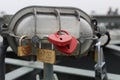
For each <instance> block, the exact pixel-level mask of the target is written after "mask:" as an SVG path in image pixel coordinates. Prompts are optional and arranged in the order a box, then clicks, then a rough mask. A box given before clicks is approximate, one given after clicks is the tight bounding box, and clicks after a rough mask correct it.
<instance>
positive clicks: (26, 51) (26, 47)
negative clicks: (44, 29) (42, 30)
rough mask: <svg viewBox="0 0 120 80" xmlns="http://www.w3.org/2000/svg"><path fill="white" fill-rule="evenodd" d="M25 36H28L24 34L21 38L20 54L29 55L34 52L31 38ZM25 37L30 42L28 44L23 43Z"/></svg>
mask: <svg viewBox="0 0 120 80" xmlns="http://www.w3.org/2000/svg"><path fill="white" fill-rule="evenodd" d="M25 38H27V36H25V35H24V36H22V37H21V38H20V39H19V46H18V56H29V55H31V53H32V46H31V44H30V40H28V39H25ZM23 39H25V40H28V43H29V44H28V45H22V40H23Z"/></svg>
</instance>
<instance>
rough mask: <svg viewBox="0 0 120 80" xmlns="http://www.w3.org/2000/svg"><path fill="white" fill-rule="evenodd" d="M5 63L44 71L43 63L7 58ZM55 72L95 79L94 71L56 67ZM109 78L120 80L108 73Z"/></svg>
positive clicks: (118, 76) (116, 75)
mask: <svg viewBox="0 0 120 80" xmlns="http://www.w3.org/2000/svg"><path fill="white" fill-rule="evenodd" d="M5 62H6V63H7V64H12V65H18V66H25V67H29V68H37V69H43V63H42V62H30V61H24V60H17V59H11V58H6V60H5ZM54 71H55V72H60V73H66V74H72V75H78V76H87V77H93V78H94V77H95V73H94V71H92V70H85V69H77V68H72V67H64V66H58V65H54ZM108 78H109V79H110V80H120V75H118V74H111V73H108Z"/></svg>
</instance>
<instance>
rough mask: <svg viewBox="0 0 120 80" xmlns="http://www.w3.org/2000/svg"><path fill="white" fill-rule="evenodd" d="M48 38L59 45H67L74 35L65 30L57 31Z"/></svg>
mask: <svg viewBox="0 0 120 80" xmlns="http://www.w3.org/2000/svg"><path fill="white" fill-rule="evenodd" d="M48 40H49V41H50V42H51V43H53V44H54V45H57V46H65V45H68V44H70V43H71V40H72V36H71V35H69V33H68V32H67V31H65V30H60V31H57V32H56V33H54V34H51V35H49V36H48Z"/></svg>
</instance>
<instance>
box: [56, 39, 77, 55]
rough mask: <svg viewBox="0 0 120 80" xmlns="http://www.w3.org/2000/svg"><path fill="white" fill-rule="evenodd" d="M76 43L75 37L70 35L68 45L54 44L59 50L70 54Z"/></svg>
mask: <svg viewBox="0 0 120 80" xmlns="http://www.w3.org/2000/svg"><path fill="white" fill-rule="evenodd" d="M77 44H78V42H77V40H76V38H75V37H72V40H71V43H70V44H69V45H65V46H57V45H55V47H56V48H57V49H58V50H59V51H61V52H62V53H64V54H69V55H70V54H72V53H73V52H74V51H75V49H76V47H77Z"/></svg>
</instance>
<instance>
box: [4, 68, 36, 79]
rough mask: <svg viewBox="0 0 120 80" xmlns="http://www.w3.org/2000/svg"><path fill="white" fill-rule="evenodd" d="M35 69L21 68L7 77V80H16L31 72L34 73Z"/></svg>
mask: <svg viewBox="0 0 120 80" xmlns="http://www.w3.org/2000/svg"><path fill="white" fill-rule="evenodd" d="M33 70H34V68H28V67H21V68H18V69H16V70H14V71H11V72H9V73H7V74H6V75H5V80H15V79H17V78H19V77H21V76H23V75H25V74H27V73H29V72H31V71H33Z"/></svg>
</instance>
